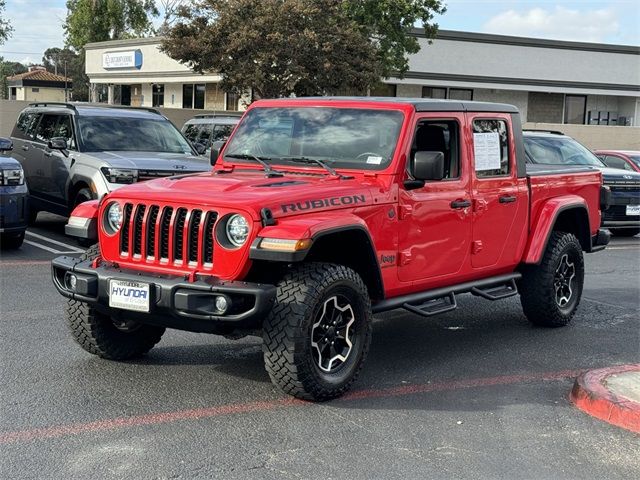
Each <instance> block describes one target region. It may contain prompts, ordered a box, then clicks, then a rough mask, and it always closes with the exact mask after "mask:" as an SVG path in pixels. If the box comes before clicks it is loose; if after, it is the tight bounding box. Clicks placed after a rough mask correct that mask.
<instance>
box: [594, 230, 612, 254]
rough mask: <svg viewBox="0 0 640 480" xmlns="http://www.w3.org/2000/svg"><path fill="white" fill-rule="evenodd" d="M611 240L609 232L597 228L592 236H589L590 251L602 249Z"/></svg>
mask: <svg viewBox="0 0 640 480" xmlns="http://www.w3.org/2000/svg"><path fill="white" fill-rule="evenodd" d="M610 241H611V234H610V233H609V232H608V231H607V230H603V229H599V230H598V233H596V234H595V235H594V236H593V237H591V253H595V252H599V251H601V250H604V249H605V247H606V246H607V245H609V242H610Z"/></svg>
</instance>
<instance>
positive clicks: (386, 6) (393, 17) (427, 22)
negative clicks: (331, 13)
mask: <svg viewBox="0 0 640 480" xmlns="http://www.w3.org/2000/svg"><path fill="white" fill-rule="evenodd" d="M343 7H344V9H345V11H346V14H347V15H348V16H349V17H350V18H351V19H353V20H354V21H355V22H356V23H357V24H358V25H360V28H361V30H362V32H363V34H364V35H367V36H368V37H369V38H371V39H372V41H373V42H374V43H375V45H376V46H377V52H378V59H379V62H380V66H381V69H382V75H383V76H384V77H390V76H392V75H393V76H399V77H402V75H403V74H404V73H405V72H406V71H407V69H408V68H409V63H408V58H407V56H408V55H409V54H415V53H418V52H419V51H420V44H419V43H418V39H417V38H416V36H415V35H412V30H413V29H414V28H416V26H418V27H417V28H418V29H419V30H422V32H423V33H424V34H425V35H426V37H427V38H428V39H429V41H431V39H433V37H435V35H436V32H437V31H438V24H437V23H435V22H434V21H433V19H434V17H435V15H442V14H443V13H445V11H446V7H445V6H444V2H443V1H442V0H346V1H344V2H343Z"/></svg>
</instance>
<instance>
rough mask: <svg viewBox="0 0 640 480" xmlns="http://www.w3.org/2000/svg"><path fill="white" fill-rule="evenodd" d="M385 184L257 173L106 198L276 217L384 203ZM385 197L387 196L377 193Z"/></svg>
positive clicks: (154, 184) (195, 179)
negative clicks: (264, 212) (263, 211)
mask: <svg viewBox="0 0 640 480" xmlns="http://www.w3.org/2000/svg"><path fill="white" fill-rule="evenodd" d="M384 181H385V180H384V179H380V178H371V179H368V178H362V177H360V178H354V179H338V178H336V177H331V176H329V175H295V174H292V175H285V176H282V177H272V178H267V177H265V175H264V174H263V173H261V172H254V171H251V172H234V173H219V171H217V172H207V173H202V174H194V175H180V176H175V177H170V178H161V179H157V180H151V181H147V182H141V183H136V184H133V185H127V186H125V187H122V188H119V189H118V190H115V191H114V192H112V193H111V194H110V195H109V198H113V199H123V200H133V201H136V200H144V201H146V202H159V203H165V202H167V203H170V204H174V205H181V204H184V205H194V206H195V205H197V206H201V207H205V208H208V207H211V208H215V207H223V208H230V209H233V208H236V209H239V210H245V211H247V210H248V211H251V212H252V213H253V216H254V218H255V219H259V218H260V216H259V214H258V212H259V211H260V210H261V209H262V208H269V209H270V210H271V211H272V213H273V215H274V216H275V217H284V216H292V215H299V214H304V213H310V212H318V211H326V210H336V209H340V208H349V207H359V206H366V205H370V204H372V203H374V193H373V192H375V202H376V203H377V204H380V203H384V202H385V200H386V199H390V198H391V195H390V194H389V193H388V192H389V188H385V187H384ZM382 192H387V193H382Z"/></svg>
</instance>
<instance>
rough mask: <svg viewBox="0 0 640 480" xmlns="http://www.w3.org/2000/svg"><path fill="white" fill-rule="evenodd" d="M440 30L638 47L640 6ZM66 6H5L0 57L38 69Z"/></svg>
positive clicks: (586, 7) (466, 13) (53, 2)
mask: <svg viewBox="0 0 640 480" xmlns="http://www.w3.org/2000/svg"><path fill="white" fill-rule="evenodd" d="M445 3H446V4H447V12H446V13H445V14H444V15H441V16H438V17H437V18H436V19H435V21H436V22H437V23H438V24H439V26H440V28H441V29H445V30H459V31H467V32H483V33H493V34H501V35H516V36H523V37H534V38H549V39H555V40H573V41H580V42H595V43H613V44H623V45H637V46H640V0H610V1H607V0H569V1H561V0H445ZM65 15H66V7H65V0H7V8H6V11H5V12H4V16H6V17H7V18H8V19H9V20H10V21H11V23H12V25H13V27H14V32H13V37H12V38H11V39H9V40H8V41H7V42H6V43H5V44H4V45H0V56H2V57H4V58H5V59H7V60H13V61H19V62H23V63H39V62H41V59H42V54H43V53H44V51H45V50H46V49H47V48H50V47H62V46H63V44H64V32H63V30H62V24H63V22H64V17H65Z"/></svg>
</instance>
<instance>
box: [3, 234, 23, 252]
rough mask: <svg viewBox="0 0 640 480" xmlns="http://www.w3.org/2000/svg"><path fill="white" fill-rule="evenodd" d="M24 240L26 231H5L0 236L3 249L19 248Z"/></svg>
mask: <svg viewBox="0 0 640 480" xmlns="http://www.w3.org/2000/svg"><path fill="white" fill-rule="evenodd" d="M22 242H24V232H20V233H3V234H2V237H1V238H0V247H1V248H3V249H11V250H13V249H17V248H20V247H21V246H22Z"/></svg>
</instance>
